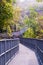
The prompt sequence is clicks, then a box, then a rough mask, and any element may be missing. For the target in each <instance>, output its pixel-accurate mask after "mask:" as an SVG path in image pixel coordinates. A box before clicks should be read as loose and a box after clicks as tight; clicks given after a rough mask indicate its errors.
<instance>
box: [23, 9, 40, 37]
mask: <svg viewBox="0 0 43 65" xmlns="http://www.w3.org/2000/svg"><path fill="white" fill-rule="evenodd" d="M36 18H37V12H35V10H34V9H31V10H30V17H29V18H28V17H26V18H25V20H24V23H25V24H26V25H28V28H29V29H28V30H27V31H26V32H25V33H24V35H23V37H27V38H36V37H37V35H38V33H37V32H38V31H40V26H39V24H38V22H37V20H36Z"/></svg>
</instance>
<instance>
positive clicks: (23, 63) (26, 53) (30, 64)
mask: <svg viewBox="0 0 43 65" xmlns="http://www.w3.org/2000/svg"><path fill="white" fill-rule="evenodd" d="M8 65H39V64H38V60H37V57H36V54H35V52H34V51H32V50H31V49H29V48H27V47H25V46H24V45H22V44H19V53H18V54H17V55H16V56H15V57H14V59H13V60H12V61H11V62H10V63H9V64H8Z"/></svg>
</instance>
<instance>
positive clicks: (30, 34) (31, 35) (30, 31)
mask: <svg viewBox="0 0 43 65" xmlns="http://www.w3.org/2000/svg"><path fill="white" fill-rule="evenodd" d="M23 37H25V38H35V37H36V36H35V34H34V31H33V29H32V28H28V30H27V31H26V32H25V33H24V35H23Z"/></svg>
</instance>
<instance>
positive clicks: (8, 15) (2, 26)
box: [0, 0, 14, 33]
mask: <svg viewBox="0 0 43 65" xmlns="http://www.w3.org/2000/svg"><path fill="white" fill-rule="evenodd" d="M9 1H10V0H9ZM13 15H14V9H13V6H12V4H11V3H8V2H7V1H6V0H2V1H1V2H0V31H1V32H3V31H4V30H7V32H8V33H9V32H11V25H12V23H13V17H14V16H13ZM8 29H10V30H9V31H8Z"/></svg>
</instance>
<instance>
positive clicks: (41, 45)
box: [20, 38, 43, 65]
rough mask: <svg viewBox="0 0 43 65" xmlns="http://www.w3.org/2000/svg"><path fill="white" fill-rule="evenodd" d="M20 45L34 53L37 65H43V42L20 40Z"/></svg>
mask: <svg viewBox="0 0 43 65" xmlns="http://www.w3.org/2000/svg"><path fill="white" fill-rule="evenodd" d="M20 43H22V44H23V45H25V46H27V47H28V48H30V49H32V50H33V51H35V53H36V55H37V58H38V61H39V65H43V40H39V39H31V38H20Z"/></svg>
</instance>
